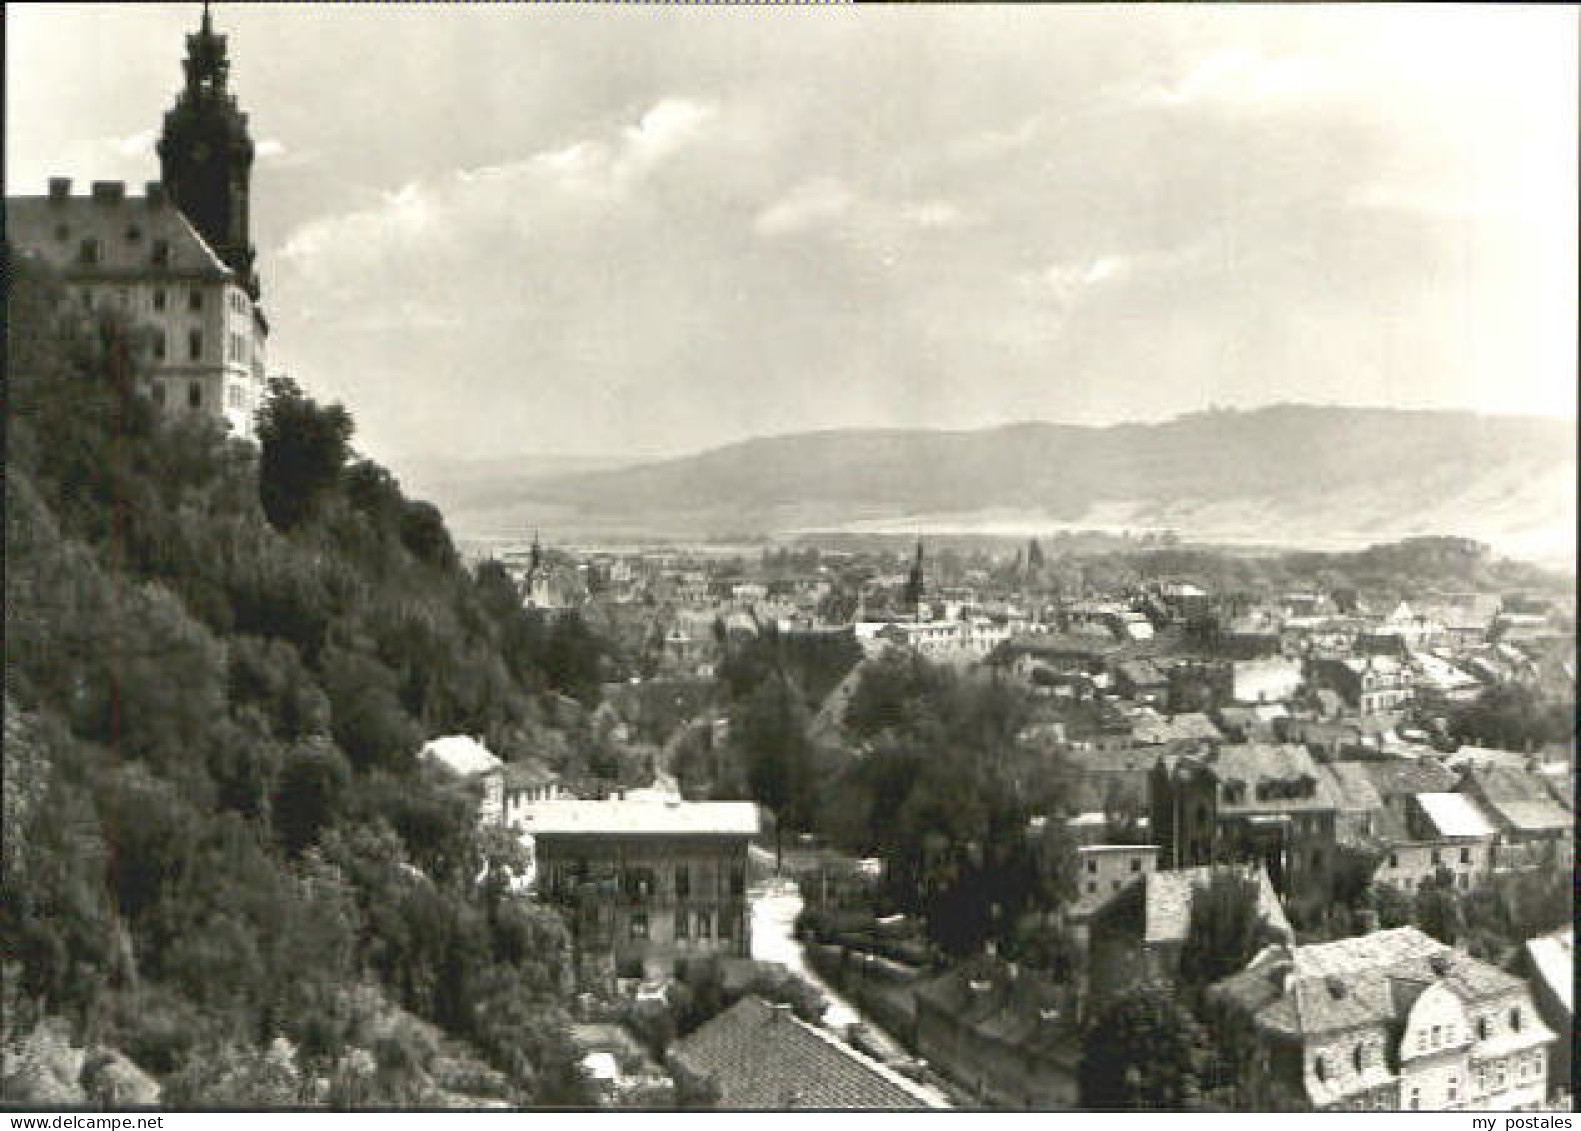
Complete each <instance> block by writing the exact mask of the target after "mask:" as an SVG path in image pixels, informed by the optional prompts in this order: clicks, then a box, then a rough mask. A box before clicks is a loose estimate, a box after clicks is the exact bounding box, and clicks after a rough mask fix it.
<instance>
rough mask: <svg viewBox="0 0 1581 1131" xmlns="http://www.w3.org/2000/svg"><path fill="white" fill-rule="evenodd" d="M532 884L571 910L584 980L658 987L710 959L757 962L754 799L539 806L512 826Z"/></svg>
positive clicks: (528, 807)
mask: <svg viewBox="0 0 1581 1131" xmlns="http://www.w3.org/2000/svg"><path fill="white" fill-rule="evenodd" d="M513 825H514V827H515V828H517V829H519V830H520V832H521V835H522V839H523V842H524V843H525V844H527V845H528V846H529V848H530V850H531V852H532V855H533V874H534V877H535V879H534V882H535V886H536V888H537V890H538V892H539V894H540V896H542V897H543V898H545V899H548V900H551V901H553V902H555V903H558V904H560V905H562V906H564V907H566V908H567V909H568V910H569V911H570V919H571V922H572V929H573V933H574V935H575V939H576V944H577V959H578V966H579V969H580V971H581V974H582V976H583V977H584V979H587V980H590V981H607V980H608V979H610V978H612V977H614V976H624V977H638V976H646V977H663V976H667V975H669V974H671V973H672V972H673V971H674V969H675V965H676V963H677V962H679V961H681V960H683V959H685V958H688V957H692V956H697V955H703V954H723V955H729V956H736V957H745V956H746V955H748V954H750V953H751V936H750V926H751V917H750V915H749V914H748V908H747V895H746V885H747V846H748V844H749V843H750V842H751V840H752V838H753V837H755V836H757V835H758V831H759V819H758V807H757V806H756V805H755V804H753V803H751V802H747V801H697V802H689V801H672V800H643V801H635V800H620V801H570V800H553V801H538V802H530V803H528V804H525V805H522V806H519V807H518V808H517V809H516V810H515V819H514V821H513Z"/></svg>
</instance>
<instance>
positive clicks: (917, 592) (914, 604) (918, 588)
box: [900, 534, 924, 621]
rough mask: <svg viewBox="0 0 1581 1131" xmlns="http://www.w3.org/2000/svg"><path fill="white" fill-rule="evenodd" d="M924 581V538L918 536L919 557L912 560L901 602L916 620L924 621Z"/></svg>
mask: <svg viewBox="0 0 1581 1131" xmlns="http://www.w3.org/2000/svg"><path fill="white" fill-rule="evenodd" d="M923 593H924V581H923V575H922V536H921V535H920V534H919V535H918V536H917V555H916V557H915V558H914V559H913V560H912V563H911V572H910V573H909V574H908V575H907V576H906V587H905V589H904V590H902V592H901V598H900V599H901V601H902V602H904V603H905V605H906V606H907V607H908V608H910V609H911V614H912V616H913V617H914V618H915V619H916V620H919V621H920V620H921V619H922V596H923Z"/></svg>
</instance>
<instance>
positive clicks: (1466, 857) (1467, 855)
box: [1460, 848, 1471, 864]
mask: <svg viewBox="0 0 1581 1131" xmlns="http://www.w3.org/2000/svg"><path fill="white" fill-rule="evenodd" d="M1460 862H1461V863H1462V864H1470V863H1471V849H1469V848H1462V849H1461V850H1460Z"/></svg>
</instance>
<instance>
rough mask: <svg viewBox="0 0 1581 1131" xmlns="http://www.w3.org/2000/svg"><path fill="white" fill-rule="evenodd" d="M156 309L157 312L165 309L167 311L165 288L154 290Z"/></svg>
mask: <svg viewBox="0 0 1581 1131" xmlns="http://www.w3.org/2000/svg"><path fill="white" fill-rule="evenodd" d="M154 309H155V310H163V309H165V288H164V287H155V288H154Z"/></svg>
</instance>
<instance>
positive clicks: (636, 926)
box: [631, 911, 648, 939]
mask: <svg viewBox="0 0 1581 1131" xmlns="http://www.w3.org/2000/svg"><path fill="white" fill-rule="evenodd" d="M631 937H632V938H634V939H645V938H647V937H648V915H647V913H646V912H644V911H638V912H637V913H636V914H634V915H633V916H632V917H631Z"/></svg>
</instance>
